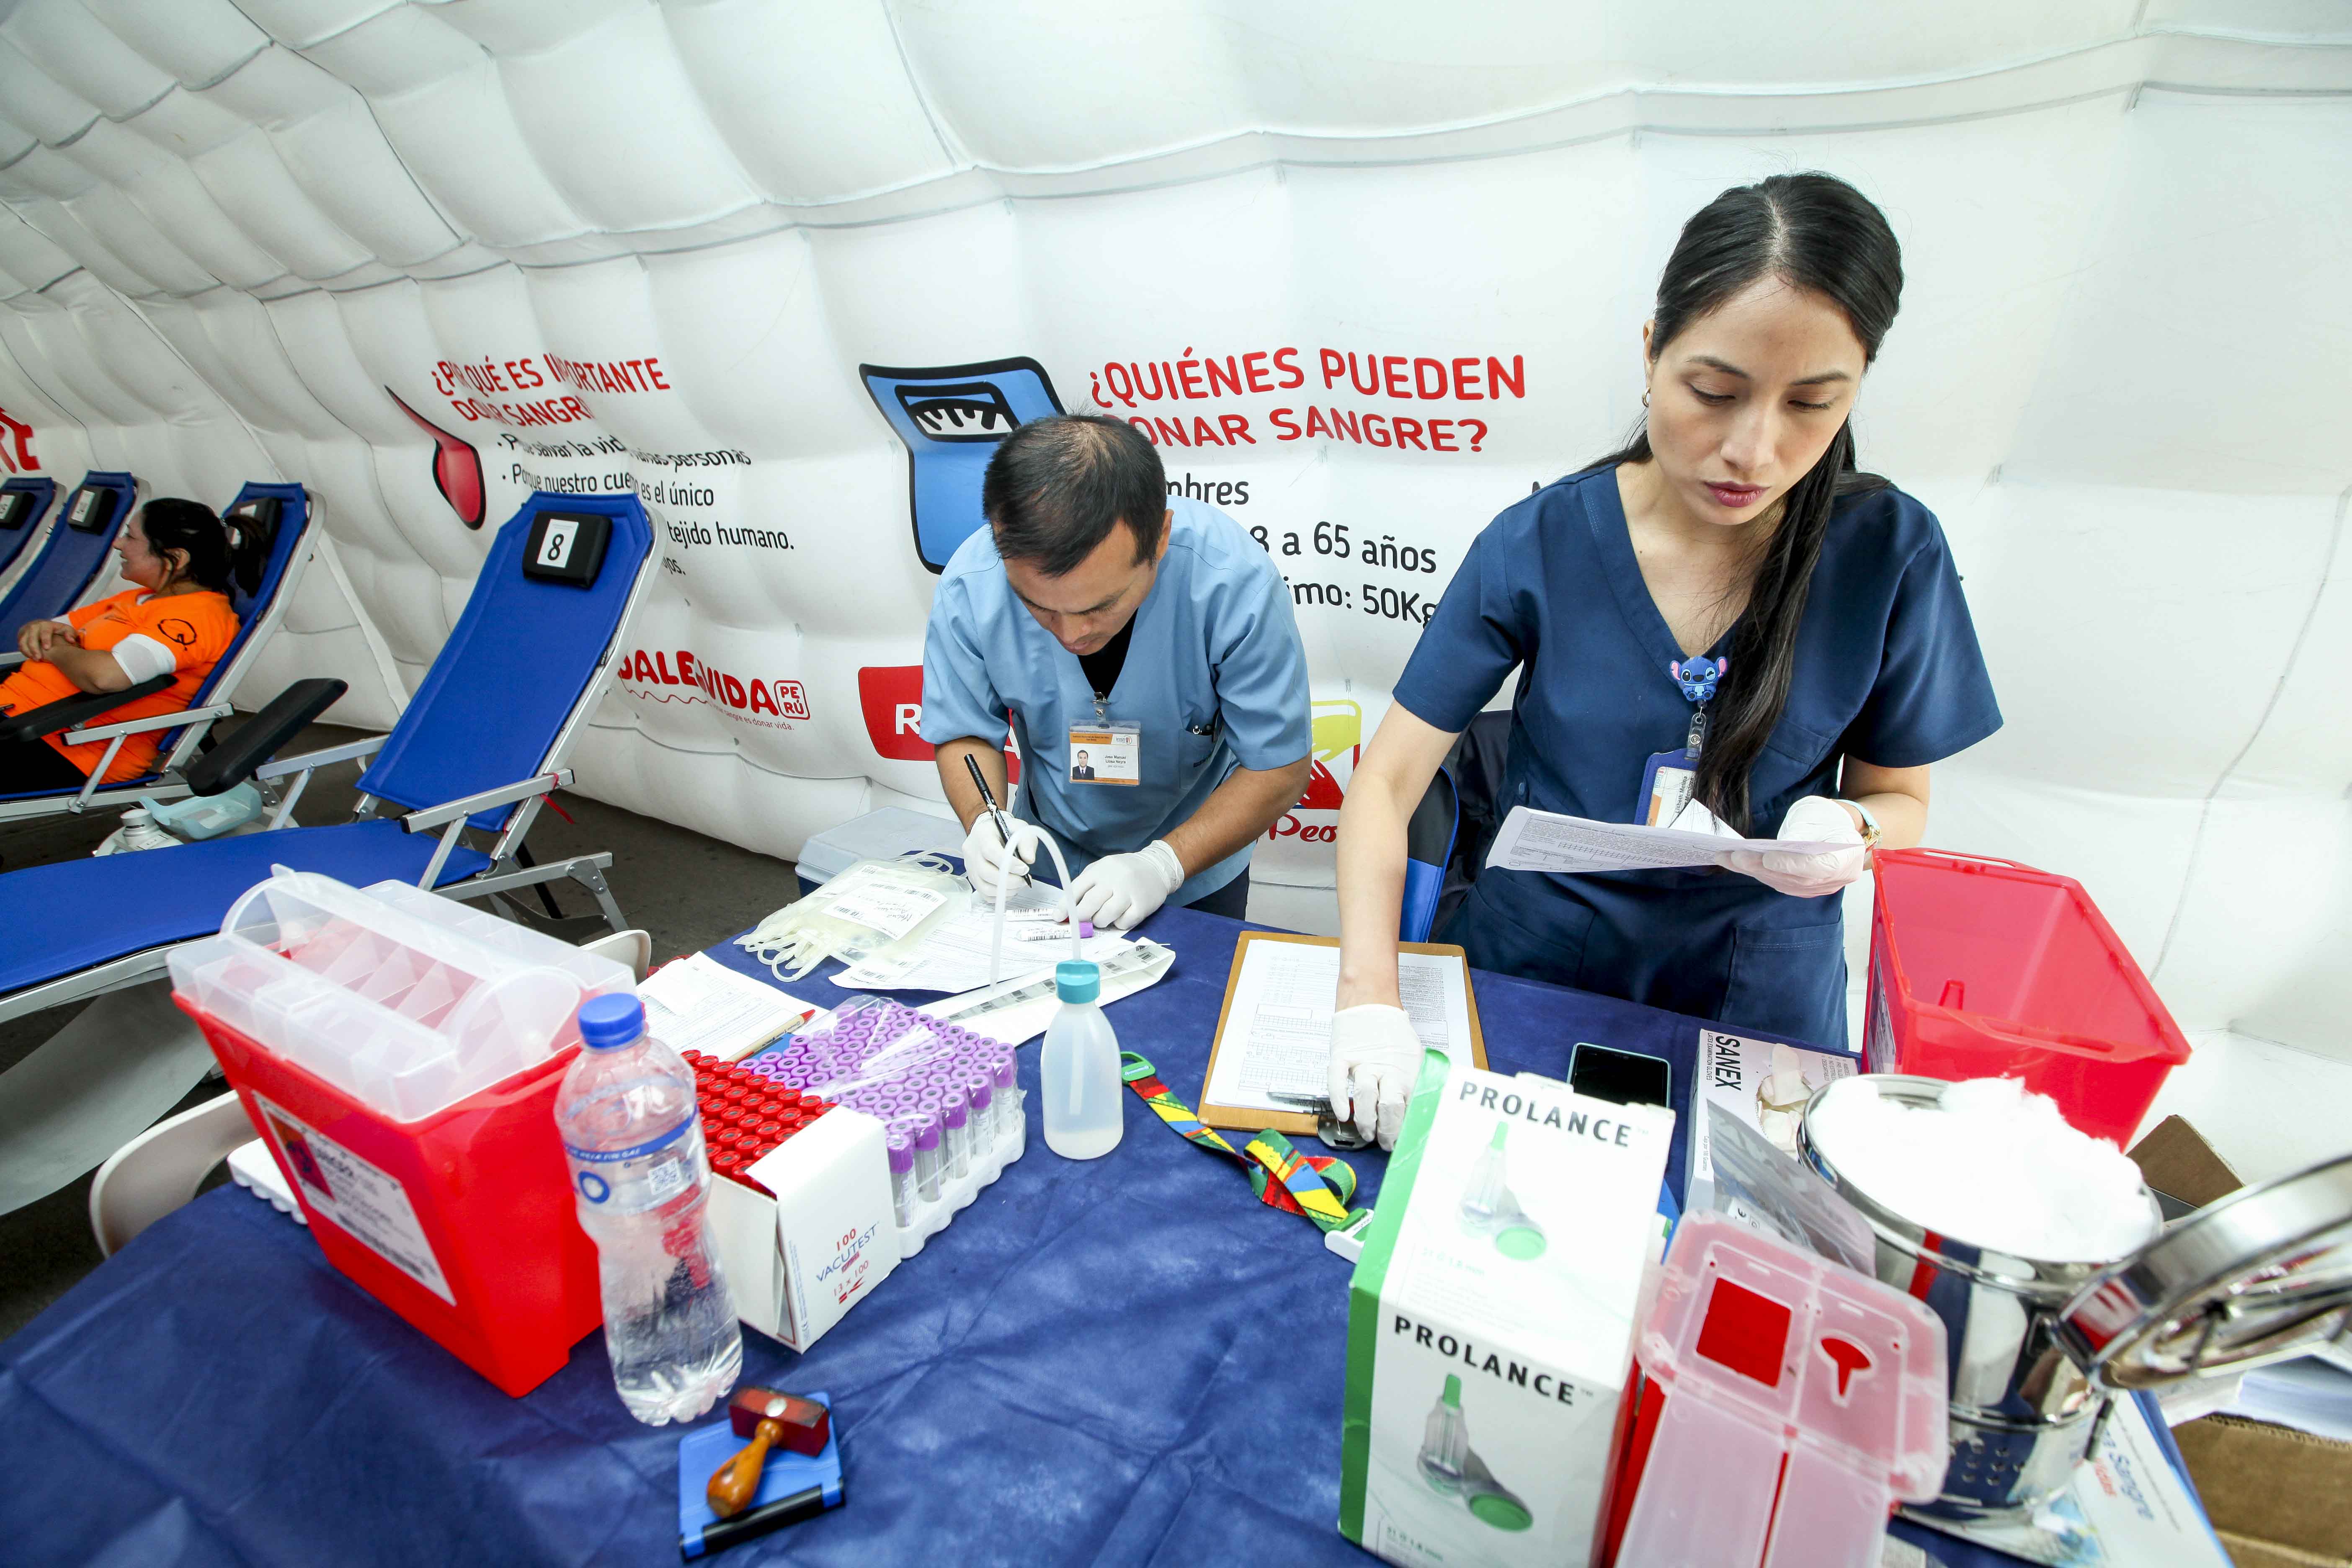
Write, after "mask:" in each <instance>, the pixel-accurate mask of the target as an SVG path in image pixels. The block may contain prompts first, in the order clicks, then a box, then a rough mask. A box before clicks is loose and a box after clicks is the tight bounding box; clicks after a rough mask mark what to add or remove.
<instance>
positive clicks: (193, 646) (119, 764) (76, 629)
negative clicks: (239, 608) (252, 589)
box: [0, 497, 237, 795]
mask: <svg viewBox="0 0 2352 1568" xmlns="http://www.w3.org/2000/svg"><path fill="white" fill-rule="evenodd" d="M114 549H115V552H116V553H117V554H118V555H120V556H121V558H122V560H121V572H122V575H123V577H124V578H125V579H127V580H128V581H130V582H132V583H135V584H138V586H137V587H135V588H128V589H125V590H124V591H123V592H121V593H120V594H116V595H113V596H111V597H110V598H105V599H100V601H98V603H96V604H94V605H83V606H82V607H81V608H80V609H79V610H75V611H73V612H72V613H71V614H70V615H68V616H66V617H65V618H64V619H63V620H57V621H31V622H27V623H26V626H24V628H23V629H22V630H20V631H19V632H18V633H17V634H16V651H17V652H19V653H21V654H23V655H24V656H25V663H24V664H23V665H21V666H20V667H18V668H17V669H16V672H15V673H14V674H12V675H10V676H9V677H8V678H7V679H5V680H0V713H24V712H27V711H29V710H32V709H35V708H40V707H45V706H47V704H49V703H51V702H57V701H61V700H65V699H66V698H69V697H79V696H81V695H82V694H84V693H95V692H106V691H121V690H124V689H128V688H130V687H131V686H134V685H136V684H138V683H139V682H141V681H142V680H150V679H154V678H155V677H156V676H159V675H168V676H171V677H172V678H173V680H172V684H171V685H169V686H167V687H164V688H163V689H162V690H160V691H152V692H149V693H148V694H147V695H146V696H144V697H137V698H133V699H132V700H130V701H128V702H125V703H124V704H122V706H121V707H120V708H113V709H110V710H107V712H106V714H105V715H104V716H103V717H102V718H98V719H92V720H89V721H88V722H89V723H93V724H104V723H120V722H121V721H123V720H125V719H144V718H147V717H148V716H150V715H151V714H156V713H176V712H178V711H180V710H182V709H184V708H185V707H187V705H188V700H189V699H190V698H192V697H193V696H194V695H195V690H196V688H197V687H198V686H200V685H202V684H203V683H204V679H205V676H207V675H209V674H211V673H212V668H213V666H214V665H215V664H216V663H218V662H219V661H220V657H221V655H222V654H223V653H225V652H226V651H227V650H228V645H229V644H230V643H231V642H232V641H234V640H235V639H236V626H237V620H236V610H235V609H234V608H233V607H231V605H230V604H229V598H228V587H229V567H230V558H229V540H228V531H227V530H226V529H225V528H224V527H222V526H221V520H220V519H219V518H218V517H216V516H215V515H214V513H213V510H212V509H211V508H209V507H206V506H202V505H199V504H198V503H197V502H195V501H192V500H177V499H174V498H171V497H161V498H158V499H157V500H151V501H149V502H148V503H147V504H146V505H145V506H143V507H141V508H140V509H139V510H138V511H137V512H135V513H133V514H132V515H131V520H130V521H128V522H125V523H124V524H123V525H122V529H121V532H120V533H118V534H116V535H115V540H114ZM168 732H169V731H162V730H154V731H147V732H146V733H144V734H134V735H131V736H130V737H128V738H126V739H125V740H124V741H123V742H122V749H121V751H120V752H117V753H115V758H114V763H113V765H112V766H110V767H109V768H108V769H107V770H106V776H105V777H104V778H103V779H101V780H100V783H101V784H121V783H124V782H126V781H128V780H131V779H135V778H138V777H141V776H142V775H143V774H144V773H147V772H148V771H149V769H151V768H152V766H153V765H154V762H155V753H156V751H157V749H158V747H159V746H160V745H161V743H162V740H163V736H164V735H165V734H166V733H168ZM105 756H106V742H103V741H90V742H85V743H83V744H81V745H79V746H69V745H68V744H66V742H65V737H64V735H63V734H62V733H59V734H55V735H46V736H43V737H41V738H40V739H38V740H32V741H16V742H0V795H26V794H35V793H39V792H42V791H58V790H79V789H80V788H81V787H82V785H83V784H86V783H87V782H88V781H89V774H90V773H91V771H92V770H93V769H95V768H96V767H97V766H98V764H99V763H100V762H101V761H102V760H103V759H104V758H105Z"/></svg>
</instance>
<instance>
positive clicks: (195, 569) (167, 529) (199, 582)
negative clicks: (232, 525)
mask: <svg viewBox="0 0 2352 1568" xmlns="http://www.w3.org/2000/svg"><path fill="white" fill-rule="evenodd" d="M139 528H140V531H142V533H144V534H146V536H147V548H148V549H150V550H152V551H153V552H155V553H156V554H158V555H162V554H163V553H164V552H166V551H172V550H179V551H184V552H186V553H187V557H188V563H187V565H186V566H185V567H184V568H182V570H181V573H180V575H181V576H182V577H184V579H186V580H187V581H189V582H191V583H194V584H195V585H196V586H197V587H199V588H210V589H211V590H213V592H215V593H216V594H226V593H227V592H228V585H229V570H230V561H229V544H228V530H227V529H226V528H225V527H223V526H222V524H221V520H220V518H219V516H218V514H216V513H215V511H214V510H213V509H212V508H210V507H208V506H205V504H204V503H203V502H201V501H192V500H181V499H180V498H179V497H177V496H158V497H156V498H155V499H154V500H151V501H149V502H148V503H147V504H146V505H145V506H143V507H141V508H140V509H139Z"/></svg>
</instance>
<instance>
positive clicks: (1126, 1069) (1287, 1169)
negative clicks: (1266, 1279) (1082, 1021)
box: [1118, 1051, 1356, 1230]
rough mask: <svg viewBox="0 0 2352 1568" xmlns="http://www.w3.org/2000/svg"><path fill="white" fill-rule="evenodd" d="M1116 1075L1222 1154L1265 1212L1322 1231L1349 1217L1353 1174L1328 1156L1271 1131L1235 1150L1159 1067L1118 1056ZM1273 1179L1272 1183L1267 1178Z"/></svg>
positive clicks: (1156, 1111)
mask: <svg viewBox="0 0 2352 1568" xmlns="http://www.w3.org/2000/svg"><path fill="white" fill-rule="evenodd" d="M1118 1064H1119V1077H1120V1078H1122V1079H1126V1080H1127V1086H1128V1087H1129V1089H1133V1090H1135V1092H1136V1093H1137V1094H1139V1095H1141V1096H1142V1097H1143V1103H1144V1104H1146V1105H1149V1106H1150V1107H1151V1110H1152V1113H1153V1114H1154V1115H1156V1116H1158V1117H1159V1118H1160V1121H1165V1122H1166V1123H1168V1125H1169V1126H1171V1127H1172V1128H1174V1129H1175V1130H1176V1131H1178V1132H1181V1133H1182V1134H1183V1135H1184V1136H1185V1137H1186V1138H1188V1139H1190V1140H1191V1141H1192V1142H1193V1143H1195V1144H1197V1145H1198V1146H1199V1147H1201V1148H1203V1149H1207V1150H1211V1151H1213V1152H1216V1153H1220V1154H1223V1155H1226V1156H1227V1157H1229V1158H1231V1159H1234V1160H1237V1161H1239V1162H1240V1163H1241V1164H1242V1166H1243V1168H1244V1169H1245V1170H1247V1171H1248V1172H1249V1178H1250V1188H1251V1190H1252V1191H1253V1192H1255V1194H1257V1198H1258V1201H1259V1202H1260V1203H1262V1204H1265V1205H1266V1206H1267V1207H1268V1208H1277V1209H1281V1210H1282V1211H1284V1212H1285V1213H1286V1214H1301V1215H1306V1216H1307V1218H1308V1219H1310V1220H1312V1221H1314V1222H1315V1225H1316V1227H1317V1228H1318V1229H1320V1230H1337V1229H1339V1227H1340V1226H1343V1225H1346V1224H1347V1223H1348V1221H1349V1217H1350V1213H1349V1208H1348V1205H1349V1202H1350V1201H1351V1200H1352V1199H1353V1198H1354V1197H1355V1195H1356V1173H1355V1172H1354V1171H1352V1170H1350V1169H1349V1167H1348V1163H1347V1162H1346V1161H1344V1160H1340V1159H1336V1158H1334V1157H1333V1156H1331V1155H1329V1154H1301V1153H1299V1152H1297V1150H1295V1149H1293V1148H1292V1147H1291V1146H1290V1140H1289V1139H1287V1138H1285V1137H1284V1136H1283V1135H1282V1134H1281V1133H1279V1132H1276V1131H1274V1129H1272V1128H1270V1127H1269V1128H1267V1129H1266V1130H1265V1131H1263V1132H1258V1133H1254V1134H1252V1135H1251V1138H1250V1141H1249V1142H1248V1144H1247V1145H1246V1146H1245V1147H1244V1148H1243V1149H1241V1150H1238V1151H1237V1150H1235V1149H1234V1146H1233V1145H1232V1144H1230V1143H1228V1142H1225V1141H1224V1140H1223V1138H1221V1137H1219V1136H1218V1135H1217V1134H1216V1132H1215V1131H1213V1130H1212V1129H1210V1128H1209V1127H1207V1126H1205V1125H1203V1124H1202V1121H1201V1119H1200V1118H1199V1117H1197V1116H1195V1115H1193V1114H1192V1107H1191V1106H1189V1105H1186V1104H1185V1103H1184V1102H1183V1101H1182V1100H1179V1099H1177V1098H1176V1096H1175V1094H1174V1093H1173V1092H1172V1091H1171V1090H1170V1089H1169V1087H1168V1086H1167V1085H1166V1084H1164V1083H1162V1082H1160V1077H1159V1072H1158V1069H1157V1068H1153V1067H1152V1065H1151V1064H1150V1062H1149V1061H1147V1060H1145V1059H1144V1058H1141V1057H1139V1056H1137V1055H1136V1054H1135V1053H1134V1052H1133V1051H1121V1052H1119V1054H1118ZM1269 1176H1270V1177H1272V1178H1273V1179H1272V1180H1271V1181H1269V1180H1267V1178H1268V1177H1269Z"/></svg>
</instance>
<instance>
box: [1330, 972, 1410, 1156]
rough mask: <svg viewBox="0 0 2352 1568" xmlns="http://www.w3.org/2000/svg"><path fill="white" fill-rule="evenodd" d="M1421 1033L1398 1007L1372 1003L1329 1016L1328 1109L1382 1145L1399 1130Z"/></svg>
mask: <svg viewBox="0 0 2352 1568" xmlns="http://www.w3.org/2000/svg"><path fill="white" fill-rule="evenodd" d="M1421 1049H1422V1047H1421V1037H1420V1036H1419V1035H1416V1034H1414V1033H1413V1032H1412V1019H1410V1018H1408V1017H1406V1016H1404V1009H1403V1008H1402V1007H1391V1006H1389V1005H1387V1004H1385V1003H1381V1002H1374V1003H1370V1004H1368V1005H1364V1006H1361V1007H1345V1008H1342V1009H1340V1010H1339V1012H1337V1013H1334V1014H1332V1015H1331V1078H1330V1083H1329V1086H1328V1088H1327V1089H1325V1091H1324V1092H1325V1094H1326V1095H1327V1096H1328V1098H1329V1100H1330V1101H1331V1113H1332V1114H1333V1115H1334V1116H1336V1117H1339V1119H1340V1120H1342V1121H1353V1122H1354V1123H1355V1124H1356V1131H1357V1132H1358V1133H1360V1134H1361V1135H1362V1136H1364V1137H1366V1138H1375V1139H1378V1140H1379V1141H1380V1145H1381V1148H1383V1149H1393V1148H1395V1147H1396V1141H1397V1134H1398V1133H1399V1132H1401V1131H1403V1130H1404V1107H1405V1101H1406V1100H1410V1099H1411V1098H1412V1082H1413V1079H1417V1078H1419V1077H1420V1076H1421Z"/></svg>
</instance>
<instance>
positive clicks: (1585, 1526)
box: [1339, 1051, 1675, 1568]
mask: <svg viewBox="0 0 2352 1568" xmlns="http://www.w3.org/2000/svg"><path fill="white" fill-rule="evenodd" d="M1674 1127H1675V1119H1674V1113H1673V1112H1671V1111H1668V1110H1661V1109H1658V1108H1655V1107H1651V1106H1624V1105H1613V1104H1611V1103H1610V1102H1608V1101H1606V1100H1589V1099H1586V1098H1584V1097H1582V1096H1580V1095H1577V1094H1574V1093H1571V1092H1570V1090H1569V1089H1568V1087H1567V1086H1566V1085H1565V1084H1561V1083H1558V1082H1555V1081H1553V1080H1551V1079H1537V1078H1528V1077H1522V1078H1502V1077H1498V1076H1497V1075H1496V1074H1493V1073H1485V1072H1478V1071H1476V1070H1475V1069H1472V1068H1455V1067H1453V1066H1452V1065H1451V1064H1450V1063H1449V1062H1448V1061H1447V1059H1446V1058H1445V1057H1444V1056H1443V1055H1442V1054H1440V1053H1438V1052H1435V1051H1432V1052H1430V1053H1429V1054H1428V1055H1427V1057H1426V1058H1424V1059H1423V1067H1422V1074H1421V1079H1420V1082H1419V1083H1418V1084H1417V1085H1416V1086H1415V1089H1414V1096H1413V1101H1412V1110H1411V1111H1410V1112H1409V1113H1408V1115H1407V1117H1406V1120H1405V1127H1404V1132H1403V1135H1402V1137H1401V1138H1399V1140H1398V1142H1397V1152H1396V1155H1395V1157H1394V1158H1393V1159H1392V1160H1391V1162H1390V1164H1389V1173H1388V1178H1387V1180H1386V1182H1385V1183H1384V1184H1382V1186H1381V1195H1380V1203H1379V1205H1378V1207H1377V1209H1376V1211H1375V1215H1374V1218H1373V1220H1372V1223H1371V1229H1370V1234H1369V1235H1368V1237H1366V1241H1365V1246H1364V1254H1363V1257H1362V1258H1361V1259H1360V1261H1359V1262H1358V1263H1357V1265H1356V1274H1355V1279H1354V1280H1353V1282H1352V1283H1351V1284H1350V1286H1349V1311H1348V1404H1347V1415H1346V1425H1345V1428H1344V1432H1343V1436H1342V1443H1341V1465H1342V1470H1341V1475H1340V1482H1339V1530H1340V1533H1342V1534H1344V1535H1346V1536H1347V1537H1348V1538H1349V1540H1351V1541H1353V1542H1357V1543H1358V1544H1359V1545H1360V1546H1362V1547H1364V1548H1365V1549H1366V1550H1367V1551H1370V1552H1376V1553H1378V1554H1379V1555H1380V1556H1381V1557H1383V1558H1386V1559H1387V1560H1388V1561H1389V1562H1391V1563H1402V1564H1408V1565H1411V1568H1422V1565H1424V1564H1445V1565H1447V1568H1455V1565H1472V1568H1532V1565H1535V1564H1543V1565H1545V1568H1566V1565H1572V1568H1582V1565H1583V1564H1584V1563H1586V1561H1587V1560H1588V1558H1589V1557H1590V1554H1591V1539H1592V1532H1593V1530H1594V1528H1595V1526H1596V1524H1597V1522H1598V1516H1599V1513H1600V1509H1601V1496H1602V1489H1603V1484H1604V1482H1605V1479H1606V1471H1607V1468H1608V1463H1609V1446H1610V1437H1611V1431H1612V1426H1613V1425H1614V1423H1615V1420H1616V1415H1617V1407H1618V1404H1619V1402H1620V1400H1621V1398H1622V1394H1623V1391H1624V1383H1625V1375H1626V1368H1627V1366H1628V1364H1629V1362H1630V1358H1631V1355H1632V1345H1633V1330H1634V1321H1633V1315H1634V1310H1635V1304H1636V1300H1637V1298H1638V1296H1639V1294H1640V1290H1641V1282H1642V1267H1643V1261H1644V1259H1645V1258H1647V1257H1648V1256H1649V1248H1650V1241H1651V1238H1652V1237H1654V1235H1655V1232H1656V1224H1657V1222H1656V1213H1655V1211H1656V1205H1657V1194H1658V1186H1659V1182H1660V1179H1661V1177H1662V1176H1663V1175H1664V1171H1665V1165H1666V1152H1667V1149H1668V1146H1669V1145H1670V1144H1671V1142H1672V1141H1673V1138H1674Z"/></svg>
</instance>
